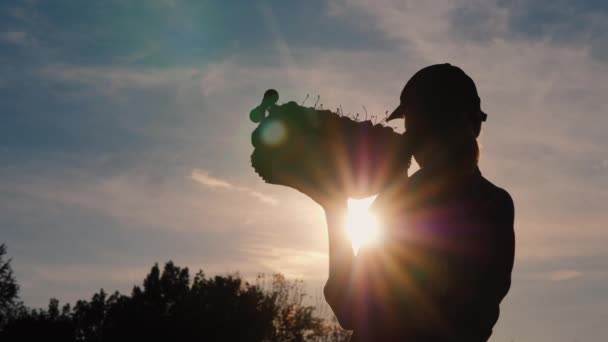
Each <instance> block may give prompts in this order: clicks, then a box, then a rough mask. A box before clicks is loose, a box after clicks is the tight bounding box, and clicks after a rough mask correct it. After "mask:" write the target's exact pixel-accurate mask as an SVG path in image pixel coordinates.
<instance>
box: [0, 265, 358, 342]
mask: <svg viewBox="0 0 608 342" xmlns="http://www.w3.org/2000/svg"><path fill="white" fill-rule="evenodd" d="M13 280H14V279H13ZM301 285H302V284H301V282H298V281H288V280H287V279H285V277H283V276H282V275H274V276H272V277H267V276H263V275H260V276H259V277H258V278H257V279H256V280H255V281H254V283H250V282H247V281H245V280H243V279H242V278H241V277H240V276H239V275H238V274H233V275H227V276H214V277H207V276H206V275H205V274H204V273H203V272H202V271H199V272H198V273H196V275H195V276H194V278H193V279H192V280H191V279H190V273H189V270H188V268H182V267H179V266H176V265H175V264H174V263H173V262H168V263H166V264H165V265H164V268H163V269H162V271H161V269H160V268H159V266H158V264H155V265H154V266H153V267H152V268H151V270H150V272H149V273H148V275H147V276H146V277H145V279H144V281H143V285H142V286H141V287H140V286H135V287H134V288H133V290H132V291H131V295H129V296H126V295H122V294H120V293H118V292H115V293H112V294H110V295H109V294H108V293H106V292H105V291H104V290H103V289H102V290H100V291H99V292H98V293H95V294H94V295H93V296H92V297H91V299H90V300H79V301H77V302H76V304H75V305H74V307H70V305H65V306H63V307H62V308H60V306H59V302H58V301H57V300H56V299H51V301H50V303H49V307H48V309H46V310H23V311H22V312H21V313H20V314H18V315H15V317H14V318H13V319H11V320H10V321H9V323H8V324H7V325H6V326H5V328H4V330H3V331H0V340H2V341H17V340H19V341H21V340H37V341H42V340H53V341H117V340H133V341H135V340H149V339H152V340H172V341H186V340H192V341H196V340H198V341H264V342H265V341H285V342H303V341H319V342H321V341H346V340H348V335H347V333H346V332H344V331H342V330H341V329H340V328H339V327H338V326H337V324H336V323H335V322H331V321H328V320H326V319H322V318H320V317H317V316H316V315H315V314H316V312H315V307H314V306H311V305H305V304H304V298H305V297H306V295H305V293H304V292H303V291H302V286H301Z"/></svg>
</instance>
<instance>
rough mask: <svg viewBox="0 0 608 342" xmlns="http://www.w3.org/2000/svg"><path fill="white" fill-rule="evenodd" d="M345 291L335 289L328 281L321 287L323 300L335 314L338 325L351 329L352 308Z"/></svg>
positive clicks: (352, 324)
mask: <svg viewBox="0 0 608 342" xmlns="http://www.w3.org/2000/svg"><path fill="white" fill-rule="evenodd" d="M347 292H348V291H344V289H337V288H335V287H333V286H331V283H329V282H328V283H327V284H325V287H324V288H323V295H324V297H325V301H326V302H327V304H329V307H330V308H331V310H332V311H333V313H334V315H335V316H336V319H337V320H338V323H339V324H340V327H341V328H342V329H345V330H353V329H354V317H353V314H354V310H353V308H352V300H349V298H348V294H347Z"/></svg>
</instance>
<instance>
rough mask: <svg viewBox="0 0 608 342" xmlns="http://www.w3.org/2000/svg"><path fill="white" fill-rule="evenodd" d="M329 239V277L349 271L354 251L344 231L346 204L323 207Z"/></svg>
mask: <svg viewBox="0 0 608 342" xmlns="http://www.w3.org/2000/svg"><path fill="white" fill-rule="evenodd" d="M325 218H326V220H327V235H328V241H329V277H330V278H334V277H336V276H340V275H344V274H345V273H350V269H351V266H352V264H353V259H354V253H353V249H352V246H351V242H350V239H349V237H348V235H347V233H346V227H345V222H344V221H345V218H346V204H343V205H342V204H341V205H339V206H334V207H331V208H325Z"/></svg>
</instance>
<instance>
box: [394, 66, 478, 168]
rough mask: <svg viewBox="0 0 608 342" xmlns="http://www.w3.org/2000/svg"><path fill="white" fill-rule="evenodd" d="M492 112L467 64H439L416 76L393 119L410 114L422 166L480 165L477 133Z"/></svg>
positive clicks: (409, 132) (416, 154)
mask: <svg viewBox="0 0 608 342" xmlns="http://www.w3.org/2000/svg"><path fill="white" fill-rule="evenodd" d="M486 117H487V115H486V114H485V113H484V112H482V111H481V108H480V99H479V96H478V94H477V88H476V87H475V83H474V82H473V80H472V79H471V78H470V77H469V76H468V75H467V74H465V73H464V71H462V69H460V68H458V67H456V66H453V65H450V64H447V63H446V64H435V65H431V66H428V67H426V68H423V69H421V70H420V71H418V72H417V73H415V74H414V76H412V78H411V79H410V80H409V81H408V82H407V84H406V85H405V87H404V88H403V91H402V92H401V98H400V104H399V107H397V109H395V110H394V111H393V113H392V114H391V115H390V116H389V117H388V119H387V120H392V119H396V118H404V119H405V130H406V134H407V136H408V139H409V142H410V143H411V144H412V152H413V156H414V158H415V159H416V162H417V163H418V164H419V165H420V167H422V168H424V167H428V166H433V167H434V166H439V167H456V166H458V167H459V166H467V167H475V166H477V161H478V159H479V147H478V145H477V137H478V136H479V133H480V131H481V123H482V121H485V119H486Z"/></svg>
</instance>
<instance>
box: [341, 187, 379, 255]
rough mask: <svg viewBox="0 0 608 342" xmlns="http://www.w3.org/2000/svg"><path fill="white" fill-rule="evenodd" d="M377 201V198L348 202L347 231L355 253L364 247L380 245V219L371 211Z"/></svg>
mask: <svg viewBox="0 0 608 342" xmlns="http://www.w3.org/2000/svg"><path fill="white" fill-rule="evenodd" d="M375 199H376V196H372V197H368V198H364V199H360V200H357V199H349V200H348V211H347V213H346V230H347V232H348V235H349V237H350V241H351V243H352V246H353V250H354V251H355V253H357V252H358V251H359V248H361V247H362V246H365V245H373V244H376V243H378V242H379V241H380V239H381V237H382V234H381V229H380V224H379V222H378V218H377V217H376V216H375V215H374V214H373V213H371V212H370V210H369V207H370V205H371V204H372V203H373V202H374V200H375Z"/></svg>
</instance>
